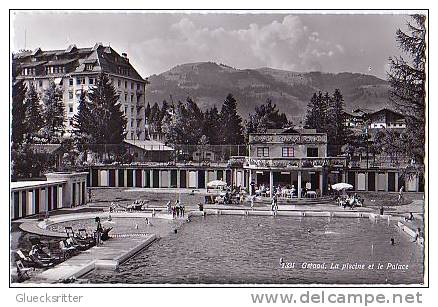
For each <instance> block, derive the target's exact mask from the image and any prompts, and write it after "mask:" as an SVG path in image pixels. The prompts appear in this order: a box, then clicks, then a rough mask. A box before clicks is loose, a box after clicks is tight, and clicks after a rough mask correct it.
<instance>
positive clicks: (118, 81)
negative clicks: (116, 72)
mask: <svg viewBox="0 0 438 307" xmlns="http://www.w3.org/2000/svg"><path fill="white" fill-rule="evenodd" d="M117 86H118V87H120V79H118V80H117Z"/></svg>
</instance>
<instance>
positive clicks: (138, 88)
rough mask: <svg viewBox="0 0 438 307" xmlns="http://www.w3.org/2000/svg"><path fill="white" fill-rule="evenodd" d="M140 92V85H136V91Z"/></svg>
mask: <svg viewBox="0 0 438 307" xmlns="http://www.w3.org/2000/svg"><path fill="white" fill-rule="evenodd" d="M139 90H140V83H137V91H139Z"/></svg>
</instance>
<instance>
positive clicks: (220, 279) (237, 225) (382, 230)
mask: <svg viewBox="0 0 438 307" xmlns="http://www.w3.org/2000/svg"><path fill="white" fill-rule="evenodd" d="M309 231H310V232H309ZM391 238H395V242H396V244H395V245H391V244H390V239H391ZM281 258H283V262H284V263H288V264H289V268H287V267H282V265H280V259H281ZM292 263H295V265H294V267H293V268H292V267H290V266H292ZM303 263H305V264H307V265H308V266H311V268H302V266H303ZM323 263H325V266H326V267H324V266H322V264H323ZM331 263H334V264H338V265H339V267H340V268H342V266H343V265H344V264H347V263H349V264H351V265H353V267H354V265H356V266H361V265H363V266H365V269H352V268H351V267H350V269H345V270H340V269H329V267H330V266H331ZM373 263H374V267H371V265H372V264H373ZM388 263H391V264H392V265H393V266H390V268H389V269H387V266H388ZM379 264H381V265H382V266H383V268H382V269H380V268H379V267H378V265H379ZM284 266H287V265H284ZM85 278H87V279H89V281H90V282H91V283H124V284H132V283H141V284H166V283H171V284H180V283H182V284H193V283H201V284H237V283H239V284H240V283H243V284H311V283H318V284H420V283H423V249H422V248H420V247H419V246H418V245H417V244H415V243H412V242H410V239H409V237H408V236H406V235H405V234H403V233H401V232H400V231H399V230H398V229H397V228H396V227H395V226H394V225H393V224H388V222H386V221H385V222H383V221H379V222H375V221H374V222H373V221H370V220H369V219H360V218H357V219H356V218H311V217H305V218H292V217H251V216H207V217H204V218H196V219H193V221H192V222H190V223H188V224H185V225H184V226H183V227H181V229H180V230H179V232H178V233H177V234H173V235H170V236H167V237H165V238H162V239H161V240H159V241H158V242H156V243H154V244H152V245H151V246H150V247H149V248H147V249H145V250H143V251H142V252H140V253H139V254H137V255H136V256H134V257H133V258H131V259H129V260H128V261H127V262H126V263H124V264H122V265H121V266H120V267H119V268H118V270H117V271H116V272H112V271H111V272H109V271H93V272H91V273H89V274H88V275H86V276H85Z"/></svg>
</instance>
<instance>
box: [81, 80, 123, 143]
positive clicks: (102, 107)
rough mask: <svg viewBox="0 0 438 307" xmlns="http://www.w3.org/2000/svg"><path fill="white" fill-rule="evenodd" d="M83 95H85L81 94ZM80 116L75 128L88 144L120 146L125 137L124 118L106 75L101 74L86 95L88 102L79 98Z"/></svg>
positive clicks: (115, 93) (83, 97) (114, 91)
mask: <svg viewBox="0 0 438 307" xmlns="http://www.w3.org/2000/svg"><path fill="white" fill-rule="evenodd" d="M83 95H85V94H83ZM81 97H82V98H81V100H82V101H81V102H82V106H80V116H79V113H78V116H77V117H76V119H75V122H76V123H75V127H76V128H77V129H79V133H80V134H81V135H82V136H83V137H88V138H89V139H88V142H90V143H94V144H121V143H122V142H123V140H124V138H125V135H126V131H125V129H126V118H125V117H124V115H123V112H122V110H120V103H119V102H118V99H119V97H118V95H117V92H116V90H115V89H114V87H113V86H112V85H111V82H110V81H109V79H108V77H107V75H105V74H101V75H100V76H99V78H98V79H97V83H96V86H94V87H93V88H92V89H91V90H90V91H89V93H88V98H89V102H86V99H85V96H81Z"/></svg>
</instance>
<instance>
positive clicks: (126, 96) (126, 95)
mask: <svg viewBox="0 0 438 307" xmlns="http://www.w3.org/2000/svg"><path fill="white" fill-rule="evenodd" d="M125 102H128V94H126V93H125Z"/></svg>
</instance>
